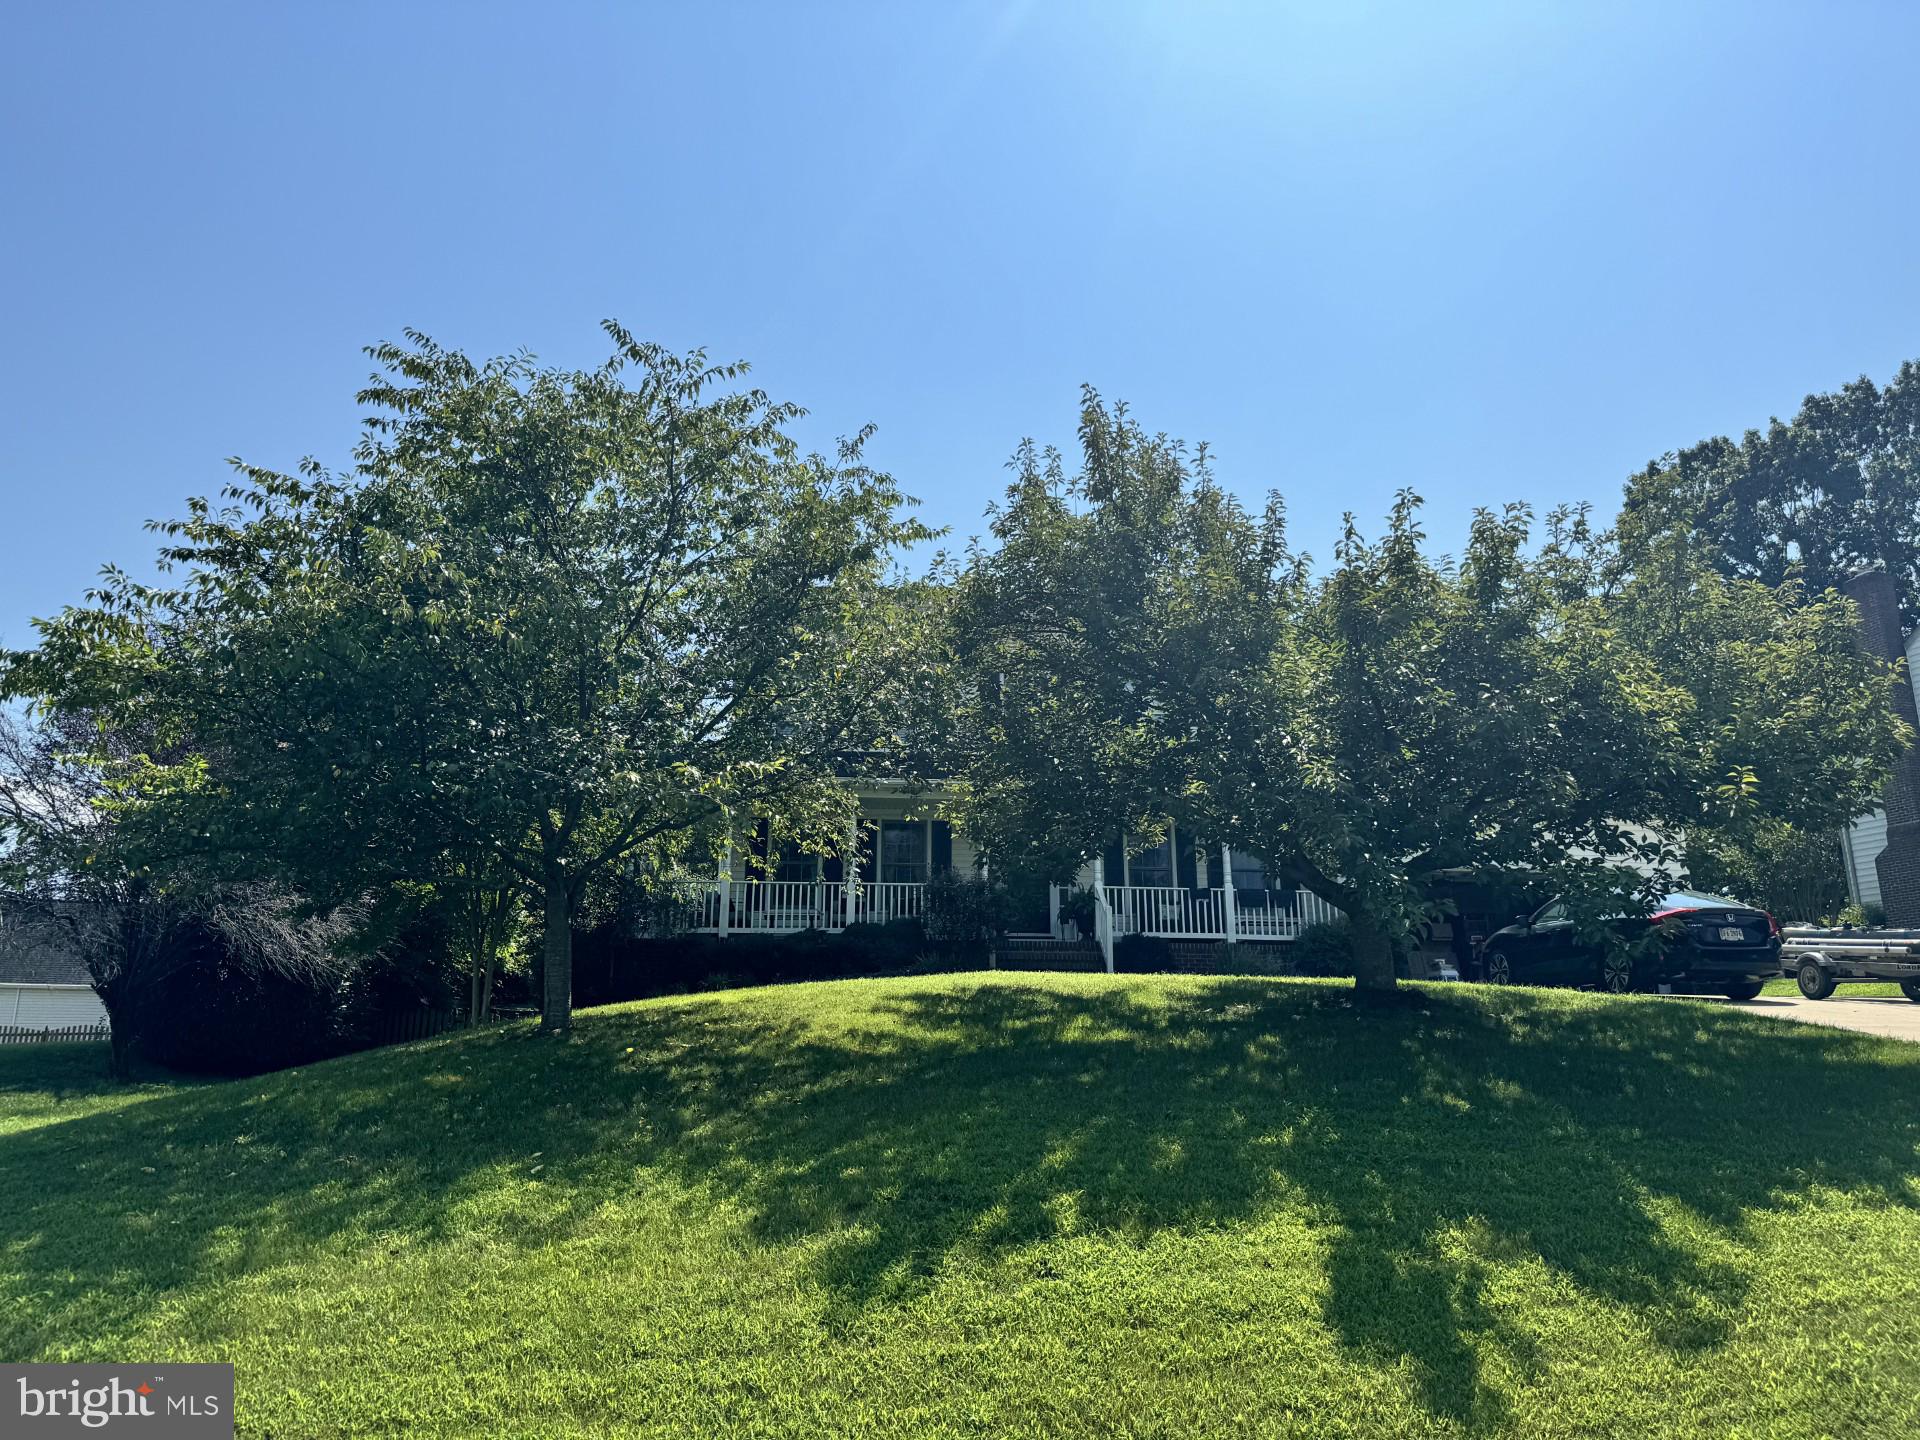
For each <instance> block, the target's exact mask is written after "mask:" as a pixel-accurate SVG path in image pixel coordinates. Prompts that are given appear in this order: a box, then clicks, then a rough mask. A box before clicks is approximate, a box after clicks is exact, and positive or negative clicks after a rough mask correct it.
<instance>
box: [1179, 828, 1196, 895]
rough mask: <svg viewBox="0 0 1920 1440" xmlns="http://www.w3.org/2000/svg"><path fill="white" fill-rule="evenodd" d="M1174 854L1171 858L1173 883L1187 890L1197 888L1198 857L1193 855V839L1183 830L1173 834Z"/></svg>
mask: <svg viewBox="0 0 1920 1440" xmlns="http://www.w3.org/2000/svg"><path fill="white" fill-rule="evenodd" d="M1173 838H1174V844H1175V853H1174V857H1173V867H1174V883H1175V884H1178V885H1183V886H1185V887H1186V888H1187V889H1189V890H1194V889H1197V888H1199V885H1200V867H1199V863H1198V862H1199V857H1198V856H1197V855H1196V854H1195V853H1194V849H1193V837H1192V836H1191V835H1189V834H1187V833H1186V832H1185V831H1184V830H1181V831H1176V832H1175V833H1174V837H1173Z"/></svg>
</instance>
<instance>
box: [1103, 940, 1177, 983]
mask: <svg viewBox="0 0 1920 1440" xmlns="http://www.w3.org/2000/svg"><path fill="white" fill-rule="evenodd" d="M1172 966H1173V946H1172V945H1170V944H1168V943H1167V942H1166V941H1165V940H1162V939H1161V938H1160V937H1159V936H1158V935H1123V936H1121V937H1120V938H1119V939H1118V940H1116V941H1114V943H1113V968H1114V970H1115V971H1116V972H1120V973H1124V974H1127V975H1150V974H1154V973H1156V972H1158V971H1162V970H1168V969H1171V968H1172Z"/></svg>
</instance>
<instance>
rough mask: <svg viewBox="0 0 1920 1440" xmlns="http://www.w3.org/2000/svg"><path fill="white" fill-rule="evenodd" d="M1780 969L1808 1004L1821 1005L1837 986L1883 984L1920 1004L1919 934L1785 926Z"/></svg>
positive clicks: (1898, 931)
mask: <svg viewBox="0 0 1920 1440" xmlns="http://www.w3.org/2000/svg"><path fill="white" fill-rule="evenodd" d="M1780 964H1781V967H1782V968H1783V969H1784V970H1785V971H1786V972H1787V974H1789V975H1791V976H1793V978H1794V980H1795V981H1796V982H1797V983H1798V984H1799V986H1800V993H1801V994H1802V995H1804V996H1806V997H1807V998H1808V999H1809V1000H1825V999H1826V998H1827V997H1828V996H1830V995H1832V994H1833V992H1834V990H1835V989H1836V988H1837V987H1838V986H1841V985H1865V984H1881V985H1884V984H1886V983H1888V982H1889V981H1891V982H1892V983H1894V984H1896V985H1898V986H1899V987H1900V993H1901V994H1903V995H1905V996H1906V997H1907V998H1908V999H1909V1000H1912V1001H1915V1002H1916V1003H1920V930H1856V929H1854V928H1852V927H1851V926H1847V927H1844V928H1842V929H1838V930H1823V929H1818V928H1815V927H1812V926H1793V927H1789V928H1788V929H1787V930H1786V931H1785V932H1784V933H1783V934H1782V936H1781V947H1780Z"/></svg>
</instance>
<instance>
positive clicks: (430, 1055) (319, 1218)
mask: <svg viewBox="0 0 1920 1440" xmlns="http://www.w3.org/2000/svg"><path fill="white" fill-rule="evenodd" d="M50 1063H54V1062H53V1059H52V1057H51V1055H50V1053H49V1052H45V1051H39V1050H37V1049H36V1048H35V1047H21V1048H18V1049H12V1050H0V1227H3V1229H0V1358H7V1359H12V1360H26V1359H65V1360H74V1361H78V1360H92V1359H113V1360H124V1359H134V1358H138V1359H161V1358H173V1359H229V1360H232V1361H234V1362H236V1363H237V1365H238V1367H239V1372H238V1374H239V1394H240V1430H241V1433H243V1434H246V1435H272V1436H276V1437H299V1436H356V1437H359V1436H409V1437H412V1436H439V1435H475V1436H480V1435H489V1436H491V1435H514V1436H522V1435H524V1436H574V1435H592V1436H613V1435H642V1434H661V1435H668V1434H673V1435H682V1434H684V1435H696V1434H697V1435H729V1436H758V1435H794V1436H801V1435H808V1436H811V1435H915V1434H926V1435H956V1436H957V1435H991V1434H1018V1435H1088V1436H1109V1435H1115V1436H1149V1435H1164V1436H1182V1437H1184V1436H1197V1435H1222V1436H1227V1435H1232V1436H1243V1435H1268V1434H1272V1435H1287V1434H1298V1435H1314V1436H1325V1435H1341V1434H1345V1435H1353V1436H1369V1437H1371V1436H1381V1435H1422V1436H1426V1435H1455V1434H1513V1435H1525V1436H1528V1437H1550V1436H1575V1435H1580V1436H1590V1435H1623V1436H1625V1435H1635V1436H1638V1435H1679V1434H1686V1435H1700V1436H1724V1435H1730V1434H1735V1433H1738V1434H1741V1435H1746V1436H1817V1435H1840V1436H1888V1437H1892V1436H1904V1435H1912V1434H1915V1433H1920V1372H1917V1370H1916V1364H1915V1359H1914V1354H1915V1351H1914V1347H1913V1346H1912V1344H1911V1330H1912V1327H1913V1324H1914V1321H1915V1318H1916V1316H1920V1155H1917V1154H1916V1143H1917V1142H1920V1112H1917V1111H1916V1106H1915V1100H1916V1097H1920V1046H1902V1045H1899V1044H1897V1043H1895V1042H1891V1041H1883V1040H1878V1039H1875V1038H1873V1037H1870V1036H1864V1035H1857V1034H1852V1033H1847V1032H1842V1031H1835V1030H1827V1029H1824V1028H1821V1027H1817V1026H1806V1025H1789V1024H1784V1023H1781V1022H1776V1021H1769V1020H1766V1019H1764V1018H1761V1017H1757V1016H1752V1015H1747V1014H1741V1013H1738V1012H1736V1011H1733V1010H1730V1009H1726V1008H1722V1007H1715V1006H1711V1005H1705V1004H1699V1003H1694V1002H1688V1001H1675V1000H1661V999H1654V998H1629V999H1623V1000H1614V999H1608V998H1604V997H1597V996H1585V995H1571V994H1549V993H1545V992H1536V991H1524V990H1514V991H1492V990H1486V989H1480V988H1477V987H1474V988H1468V987H1458V986H1456V987H1435V988H1430V989H1425V990H1421V991H1420V992H1418V994H1417V997H1416V998H1415V1000H1414V1002H1413V1003H1412V1004H1410V1005H1408V1006H1405V1007H1403V1008H1398V1009H1394V1010H1391V1011H1387V1012H1383V1013H1371V1012H1367V1011H1358V1010H1356V1009H1355V1008H1354V1007H1353V1005H1352V1003H1351V1000H1350V998H1349V996H1348V993H1347V991H1346V990H1345V988H1344V987H1342V986H1337V985H1321V984H1312V983H1300V982H1285V981H1246V980H1188V979H1127V980H1120V981H1115V980H1110V979H1107V978H1104V977H1098V976H1038V975H1024V976H1018V977H989V976H959V977H948V978H941V979H905V980H887V981H854V982H841V983H837V984H827V985H808V986H793V987H785V988H778V989H767V990H753V991H739V992H734V993H730V994H724V995H716V996H712V997H706V998H699V999H690V1000H675V1001H655V1002H647V1003H643V1004H638V1005H629V1006H620V1007H613V1008H609V1009H605V1010H599V1011H589V1012H586V1013H585V1014H583V1015H582V1016H581V1017H580V1022H579V1026H578V1029H577V1031H576V1033H575V1035H574V1036H573V1037H572V1038H571V1039H570V1040H567V1041H556V1040H553V1039H550V1038H545V1037H540V1036H537V1035H535V1034H533V1033H532V1032H531V1031H530V1030H528V1029H525V1028H515V1029H510V1030H502V1031H497V1032H494V1033H489V1034H485V1035H480V1036H475V1037H467V1036H452V1037H442V1038H440V1039H436V1040H432V1041H427V1042H424V1043H421V1044H418V1045H414V1046H409V1047H405V1048H401V1049H396V1050H389V1051H384V1052H380V1053H375V1054H369V1055H363V1056H358V1057H354V1058H351V1059H347V1060H343V1061H336V1062H331V1063H328V1064H325V1065H318V1066H313V1067H310V1068H308V1069H305V1070H302V1071H298V1072H289V1073H286V1074H282V1075H277V1076H271V1077H267V1078H264V1079H262V1080H257V1081H247V1082H240V1083H234V1084H223V1085H207V1086H197V1087H192V1088H185V1089H180V1090H175V1091H167V1090H162V1089H154V1088H147V1089H143V1090H140V1091H137V1092H134V1093H132V1094H130V1095H126V1094H122V1095H115V1096H107V1097H103V1096H99V1095H89V1094H87V1093H84V1086H81V1085H79V1083H78V1082H77V1081H75V1080H74V1079H73V1078H72V1076H71V1075H66V1074H65V1072H64V1071H63V1072H60V1073H61V1074H62V1075H63V1076H65V1078H63V1079H61V1080H59V1082H58V1083H56V1084H52V1085H51V1086H50V1085H49V1084H48V1083H47V1082H46V1081H45V1079H44V1076H45V1075H46V1074H47V1073H48V1071H47V1069H46V1067H47V1066H48V1065H49V1064H50ZM61 1063H64V1062H61ZM57 1068H58V1066H57V1065H56V1069H57Z"/></svg>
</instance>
